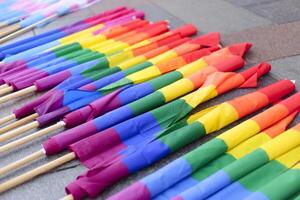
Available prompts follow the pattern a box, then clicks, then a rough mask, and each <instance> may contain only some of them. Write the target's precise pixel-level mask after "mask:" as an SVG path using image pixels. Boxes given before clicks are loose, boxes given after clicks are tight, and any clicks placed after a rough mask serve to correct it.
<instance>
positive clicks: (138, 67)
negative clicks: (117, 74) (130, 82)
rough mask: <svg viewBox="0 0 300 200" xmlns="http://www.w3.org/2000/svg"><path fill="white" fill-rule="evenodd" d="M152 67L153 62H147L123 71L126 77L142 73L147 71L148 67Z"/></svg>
mask: <svg viewBox="0 0 300 200" xmlns="http://www.w3.org/2000/svg"><path fill="white" fill-rule="evenodd" d="M152 65H153V64H152V63H151V62H147V61H146V62H143V63H140V64H137V65H134V66H132V67H130V68H129V69H126V70H123V71H124V74H125V76H127V75H129V74H132V73H134V72H137V71H140V70H142V69H146V68H147V67H150V66H152Z"/></svg>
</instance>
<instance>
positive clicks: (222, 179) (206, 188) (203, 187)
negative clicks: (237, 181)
mask: <svg viewBox="0 0 300 200" xmlns="http://www.w3.org/2000/svg"><path fill="white" fill-rule="evenodd" d="M230 183H231V179H230V177H229V176H228V174H227V173H226V172H225V171H223V170H219V171H218V172H216V173H215V174H213V175H211V176H209V177H208V178H206V179H204V180H203V181H202V182H200V183H198V184H197V185H195V186H194V187H192V188H190V189H188V190H186V191H185V192H183V193H181V195H180V196H182V197H183V198H184V199H185V200H188V199H189V200H194V199H197V200H201V199H205V198H207V197H209V196H210V195H212V194H214V193H215V192H216V191H218V190H220V189H222V188H223V187H224V186H226V185H229V184H230Z"/></svg>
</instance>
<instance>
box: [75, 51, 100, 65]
mask: <svg viewBox="0 0 300 200" xmlns="http://www.w3.org/2000/svg"><path fill="white" fill-rule="evenodd" d="M103 56H104V54H100V53H95V52H93V53H89V54H87V55H84V56H80V57H76V58H74V59H73V60H74V61H76V62H77V63H78V64H82V63H85V62H88V61H92V60H95V59H98V58H102V57H103Z"/></svg>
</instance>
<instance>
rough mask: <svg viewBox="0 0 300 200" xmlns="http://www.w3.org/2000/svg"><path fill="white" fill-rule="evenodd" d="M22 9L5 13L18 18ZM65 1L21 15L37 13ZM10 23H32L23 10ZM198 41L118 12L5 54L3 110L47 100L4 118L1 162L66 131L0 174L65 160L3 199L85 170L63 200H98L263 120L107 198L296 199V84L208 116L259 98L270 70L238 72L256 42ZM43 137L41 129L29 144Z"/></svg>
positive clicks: (299, 189)
mask: <svg viewBox="0 0 300 200" xmlns="http://www.w3.org/2000/svg"><path fill="white" fill-rule="evenodd" d="M16 2H18V1H15V0H14V1H8V2H5V3H4V2H0V4H1V5H3V6H4V8H7V9H8V10H9V9H16V10H17V8H16V7H15V3H16ZM28 2H32V4H30V3H28ZM34 2H36V3H39V4H34ZM60 2H61V1H58V0H56V1H55V0H54V1H45V2H43V3H41V2H39V1H32V0H31V1H24V2H22V5H23V6H24V7H28V8H29V7H30V8H31V6H32V8H31V9H32V10H34V9H38V8H42V7H43V6H45V7H47V3H53V4H58V3H60ZM93 2H94V1H79V2H77V4H81V5H86V4H87V3H88V4H91V3H93ZM66 5H68V4H66ZM35 6H36V7H35ZM39 6H40V7H39ZM54 7H55V6H54ZM71 7H72V6H71ZM79 7H80V6H77V7H76V9H77V8H79ZM74 9H75V8H74ZM74 9H73V10H74ZM63 10H64V11H65V12H67V11H66V10H69V9H63ZM46 12H47V11H45V13H46ZM49 12H50V11H49ZM65 12H63V13H65ZM61 13H62V11H61ZM12 16H16V17H15V18H17V17H21V16H22V17H21V18H24V20H26V19H30V17H31V16H30V15H29V14H28V13H26V12H19V11H18V10H17V11H16V12H13V14H12ZM11 19H13V18H12V17H11ZM3 20H4V18H3ZM21 22H22V21H21ZM7 23H9V22H7ZM3 26H4V25H3ZM196 33H197V28H196V27H195V26H193V25H192V24H185V25H183V26H181V27H177V28H170V25H169V22H168V21H167V20H162V21H157V22H151V21H148V20H146V19H144V13H143V12H142V11H138V10H135V9H132V8H127V7H118V8H115V9H112V10H108V11H105V12H103V13H100V14H98V15H96V16H94V17H91V18H88V19H85V20H82V21H79V22H77V23H74V24H72V25H69V26H64V27H61V28H58V29H55V30H52V31H49V32H47V33H43V34H40V35H37V36H33V37H31V38H27V39H24V40H21V41H18V42H15V43H13V44H10V45H6V46H2V47H0V51H1V56H2V59H3V62H2V63H1V67H0V84H1V85H0V95H2V96H1V97H0V103H7V102H8V101H10V100H13V99H16V98H22V97H23V96H24V95H26V94H29V93H33V92H36V93H38V92H45V93H44V94H42V95H41V96H39V97H38V98H36V99H34V100H32V101H30V102H28V103H26V104H25V105H23V106H21V107H19V108H16V109H15V110H14V111H13V113H12V114H11V115H9V116H7V117H4V118H2V119H0V125H1V127H0V141H1V142H5V144H4V145H1V146H0V152H1V153H4V152H7V151H12V150H14V149H15V148H17V147H20V146H22V145H24V144H27V143H31V142H33V140H35V139H37V138H39V137H41V136H44V135H48V134H50V133H52V132H53V131H57V130H58V129H61V128H63V129H64V130H63V131H61V132H59V133H57V134H55V135H53V136H51V137H49V138H48V139H46V140H45V141H44V142H43V143H42V149H40V150H39V151H36V152H34V153H33V154H31V155H28V156H27V157H24V158H23V159H21V160H18V161H15V162H13V163H11V164H8V165H7V166H3V167H2V168H0V175H2V176H3V175H5V174H7V173H11V172H13V171H14V170H16V169H18V168H21V167H23V166H25V165H28V164H30V163H31V162H33V161H35V160H37V159H41V158H43V157H51V156H53V155H56V154H59V153H62V152H64V151H68V152H67V153H66V154H65V155H63V156H61V157H59V158H58V159H55V160H52V161H50V162H48V163H46V164H44V165H42V166H40V167H38V168H36V169H33V170H30V171H28V172H26V173H24V174H22V175H20V176H17V177H15V178H12V179H10V180H8V181H6V182H3V183H1V184H0V192H5V191H6V190H9V189H11V188H13V187H16V186H17V185H19V184H22V183H24V182H26V181H29V180H30V179H32V178H34V177H36V176H39V175H42V174H43V173H46V172H47V171H49V170H51V169H53V168H56V167H58V166H61V165H63V164H65V163H67V162H69V161H71V160H74V159H78V160H79V161H80V162H81V163H82V164H83V165H84V166H86V167H87V168H88V169H87V171H86V172H84V173H82V174H81V175H79V176H78V177H77V178H76V180H74V181H73V182H71V183H70V184H68V185H67V186H66V192H67V196H66V198H65V199H76V200H77V199H83V198H86V197H90V198H93V197H96V196H97V195H100V194H101V193H102V192H103V191H104V190H105V189H106V188H107V187H109V186H111V185H113V184H115V183H117V182H118V181H119V180H121V179H122V178H124V177H127V176H129V175H130V174H133V173H136V172H138V171H140V170H143V169H145V168H146V167H149V166H151V165H153V164H154V163H156V162H158V161H159V160H161V159H162V158H164V157H167V156H169V155H170V154H172V153H175V152H176V151H178V150H180V149H182V148H183V147H185V146H187V145H189V144H191V143H194V142H196V141H198V140H201V138H203V137H206V136H207V135H209V134H212V133H214V132H216V131H220V130H221V129H223V128H225V127H227V126H229V125H231V124H233V123H234V122H236V121H241V120H243V118H245V117H247V116H248V115H252V114H254V113H256V115H254V116H253V117H251V118H250V119H247V120H245V121H242V122H241V123H239V124H238V125H236V126H234V127H233V128H231V129H229V130H227V131H225V132H223V133H221V134H220V135H218V136H216V137H215V138H213V139H211V140H209V141H208V142H206V143H204V144H202V145H200V146H198V147H197V148H195V149H194V150H192V151H190V152H188V153H186V154H185V155H183V156H181V157H179V158H178V159H176V160H174V161H173V162H171V163H169V164H167V165H166V166H164V167H162V168H161V169H159V170H157V171H154V172H153V173H151V174H149V175H147V176H146V177H144V178H143V179H141V180H139V181H137V182H135V183H133V184H132V185H130V186H128V187H127V188H124V189H123V190H121V191H120V192H119V193H117V194H115V195H113V196H112V197H110V198H109V199H112V200H117V199H130V200H134V199H136V200H138V199H143V200H144V199H145V200H146V199H157V200H158V199H174V200H186V199H191V200H193V199H278V198H279V199H290V198H297V195H299V193H300V184H299V183H300V168H299V161H300V126H299V125H296V126H294V127H292V128H290V129H289V128H288V126H289V125H290V123H291V122H292V121H293V120H294V118H295V117H296V116H297V114H298V112H299V109H300V93H296V94H293V95H291V93H292V92H293V91H294V90H295V84H294V83H293V82H292V81H290V80H279V81H277V82H274V83H271V84H269V85H266V86H264V87H262V88H258V89H257V90H254V91H253V90H252V91H251V92H250V93H247V94H244V95H241V96H238V97H235V98H233V99H229V100H227V101H224V102H221V103H219V104H217V105H212V106H209V107H207V106H201V108H202V109H199V105H201V104H204V105H205V102H207V101H209V100H211V99H214V98H217V97H219V96H221V95H223V94H225V93H228V92H230V91H232V90H243V88H256V87H258V83H259V79H261V78H263V76H264V75H266V74H267V73H268V72H269V71H270V70H271V66H270V65H269V64H268V63H265V62H263V63H259V64H257V65H254V66H251V67H247V68H246V69H241V68H242V67H243V66H244V65H245V61H244V58H243V57H244V55H245V54H246V53H247V51H248V50H249V49H250V48H251V44H250V43H247V42H245V43H237V44H231V45H228V46H225V47H222V46H221V45H220V41H221V37H220V34H219V33H217V32H212V33H206V34H201V35H199V36H194V37H191V36H193V35H196ZM237 70H239V72H236V71H237ZM285 96H289V97H287V98H285ZM267 106H268V108H267V109H265V110H264V111H261V112H259V111H260V110H262V109H263V108H266V107H267ZM204 107H205V108H204ZM34 128H40V130H38V131H36V132H34V133H31V134H28V135H26V136H22V134H24V133H25V132H27V131H29V130H31V129H34ZM17 136H19V137H18V139H15V137H17ZM20 136H21V137H20ZM11 153H13V152H11Z"/></svg>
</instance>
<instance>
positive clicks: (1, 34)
mask: <svg viewBox="0 0 300 200" xmlns="http://www.w3.org/2000/svg"><path fill="white" fill-rule="evenodd" d="M99 1H100V0H76V1H73V0H2V1H0V10H1V17H0V43H3V42H5V41H8V40H10V39H13V38H15V37H17V36H19V35H21V34H23V33H25V32H27V31H30V30H32V29H34V28H39V27H43V26H45V25H46V24H48V23H50V22H52V21H53V20H55V19H56V18H58V17H61V16H64V15H67V14H70V13H73V12H76V11H78V10H81V9H83V8H86V7H89V6H91V5H93V4H94V3H96V2H99Z"/></svg>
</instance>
